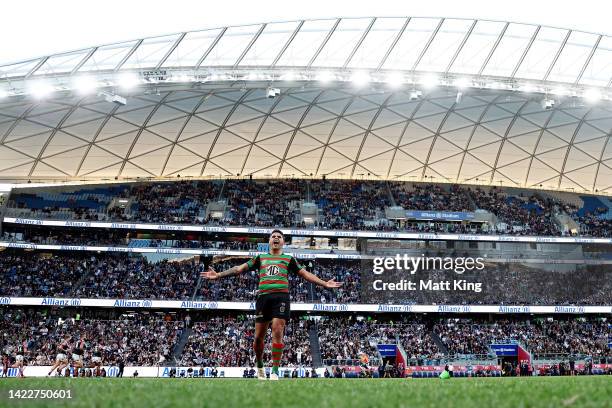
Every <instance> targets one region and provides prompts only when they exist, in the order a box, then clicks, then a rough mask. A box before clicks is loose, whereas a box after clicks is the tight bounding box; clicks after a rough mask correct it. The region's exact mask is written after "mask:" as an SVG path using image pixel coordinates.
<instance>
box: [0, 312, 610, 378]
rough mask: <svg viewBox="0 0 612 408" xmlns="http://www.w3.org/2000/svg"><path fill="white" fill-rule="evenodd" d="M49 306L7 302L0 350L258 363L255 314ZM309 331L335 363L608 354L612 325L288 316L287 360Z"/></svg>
mask: <svg viewBox="0 0 612 408" xmlns="http://www.w3.org/2000/svg"><path fill="white" fill-rule="evenodd" d="M53 313H54V312H52V311H50V310H48V309H34V308H26V309H19V308H3V309H2V314H1V315H0V333H1V335H0V351H2V353H6V354H8V355H10V356H13V357H14V356H15V355H17V354H21V355H23V356H24V357H25V359H26V361H27V363H28V364H29V365H34V364H36V365H51V364H53V362H54V360H55V356H56V354H57V352H58V348H57V347H58V345H59V344H60V343H62V342H64V341H66V339H68V342H69V344H70V345H71V346H70V347H71V350H72V348H73V347H74V344H75V343H77V342H79V341H81V340H83V341H84V361H85V363H86V364H90V363H91V357H92V355H93V353H94V351H99V352H100V353H101V355H102V360H103V363H104V364H105V365H107V364H108V365H114V364H117V363H118V362H119V361H122V362H123V363H124V364H125V365H135V366H156V365H174V364H178V365H181V366H195V367H198V366H207V367H228V366H240V367H253V366H254V365H255V356H254V352H253V348H252V344H253V337H254V325H253V318H254V316H252V315H244V314H235V315H234V314H228V315H222V314H221V315H214V314H213V315H204V316H200V318H199V319H198V321H196V322H193V323H191V321H189V322H187V321H186V320H180V319H178V320H175V319H174V318H172V317H171V316H170V315H165V316H162V315H161V314H153V313H130V314H129V315H121V316H116V317H114V318H112V317H111V318H105V319H102V318H94V317H92V316H88V317H85V318H80V317H79V316H78V315H77V316H76V317H70V318H60V317H58V315H54V314H53ZM185 330H187V332H184V331H185ZM311 330H316V332H317V333H318V347H319V349H320V352H321V358H322V360H323V362H324V363H327V364H329V365H338V364H340V365H342V364H345V363H347V364H349V365H358V364H362V363H364V362H365V363H367V362H369V363H370V364H371V363H373V362H375V359H377V357H378V350H377V345H378V344H399V345H401V346H402V348H403V350H404V351H405V352H406V357H407V359H408V360H407V363H408V364H410V365H413V364H419V365H421V364H424V362H426V361H431V360H436V359H441V360H442V359H445V360H447V361H453V360H454V361H459V360H466V361H470V359H475V360H485V359H495V358H496V357H495V355H494V354H493V352H492V351H491V349H490V345H491V344H494V343H502V344H508V343H509V342H513V341H515V342H518V343H519V344H520V345H521V346H523V347H525V348H526V350H527V351H528V352H530V353H531V355H532V356H533V358H534V360H535V361H536V362H537V361H540V362H542V361H558V360H564V359H567V358H570V359H575V360H587V361H593V362H600V361H602V362H605V361H610V359H612V353H611V351H610V349H609V347H608V342H609V341H610V335H611V334H612V324H611V323H610V322H609V320H608V319H605V318H601V317H592V318H586V317H574V318H561V319H558V318H554V319H553V318H550V317H548V318H547V317H542V318H534V317H514V318H507V317H503V318H494V319H488V318H483V317H457V318H448V317H442V316H440V317H428V316H402V317H399V316H398V318H397V320H396V319H394V320H389V318H388V317H381V318H378V317H373V316H355V315H336V316H323V317H321V318H318V319H312V320H305V319H302V318H299V317H292V318H291V319H290V320H289V321H288V322H287V326H286V329H285V338H284V344H285V346H284V353H283V357H282V364H283V366H289V367H299V366H303V367H311V366H312V363H313V356H312V353H313V352H312V347H316V346H317V344H316V343H311V338H310V336H309V332H310V331H311ZM187 334H189V336H188V337H187ZM181 337H183V338H184V341H186V342H185V343H184V347H183V348H182V349H181V348H177V345H178V344H179V343H180V339H181ZM434 338H437V340H434ZM270 343H271V341H270V334H269V333H268V337H267V339H266V341H265V344H266V349H265V352H264V360H265V361H270V359H271V351H270ZM351 361H352V362H353V363H350V362H351Z"/></svg>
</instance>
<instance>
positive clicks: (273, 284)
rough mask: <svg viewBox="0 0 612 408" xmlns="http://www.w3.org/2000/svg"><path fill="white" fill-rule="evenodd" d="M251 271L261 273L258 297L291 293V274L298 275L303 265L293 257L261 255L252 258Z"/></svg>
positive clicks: (249, 264)
mask: <svg viewBox="0 0 612 408" xmlns="http://www.w3.org/2000/svg"><path fill="white" fill-rule="evenodd" d="M247 265H248V266H249V270H256V271H257V272H258V273H259V292H258V295H259V296H261V295H267V294H268V293H289V274H290V273H297V272H298V271H299V270H300V269H302V268H303V266H302V265H300V264H299V263H298V261H297V260H296V259H295V258H294V257H293V256H291V255H285V254H279V255H272V254H270V253H268V254H260V255H257V256H255V257H253V258H251V259H250V260H249V261H248V262H247Z"/></svg>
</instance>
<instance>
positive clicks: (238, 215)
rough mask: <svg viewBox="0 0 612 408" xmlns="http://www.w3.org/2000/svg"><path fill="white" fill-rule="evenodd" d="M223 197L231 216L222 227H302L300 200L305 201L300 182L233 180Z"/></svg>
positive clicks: (221, 222)
mask: <svg viewBox="0 0 612 408" xmlns="http://www.w3.org/2000/svg"><path fill="white" fill-rule="evenodd" d="M223 197H224V198H226V199H227V208H228V211H227V214H226V215H225V217H224V219H223V220H220V221H219V223H220V224H223V225H241V226H243V225H248V226H257V227H274V226H277V227H278V226H300V221H299V214H300V207H299V204H300V200H302V199H303V198H304V187H303V183H302V182H301V181H299V180H278V181H251V180H229V181H227V182H226V183H225V188H224V194H223Z"/></svg>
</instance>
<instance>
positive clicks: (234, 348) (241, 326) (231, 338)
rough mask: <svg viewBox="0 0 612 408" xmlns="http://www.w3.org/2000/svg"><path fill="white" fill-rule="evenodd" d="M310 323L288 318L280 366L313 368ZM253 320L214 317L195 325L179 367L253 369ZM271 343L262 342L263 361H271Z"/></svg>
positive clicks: (235, 317)
mask: <svg viewBox="0 0 612 408" xmlns="http://www.w3.org/2000/svg"><path fill="white" fill-rule="evenodd" d="M308 324H309V322H308V321H306V320H298V319H290V320H289V321H288V322H287V324H286V326H285V337H284V351H283V357H282V365H283V366H288V367H297V366H306V367H310V366H311V365H312V354H311V351H310V340H309V336H308V328H307V326H308ZM254 335H255V333H254V325H253V319H250V318H248V317H247V316H245V315H238V316H216V317H211V318H210V319H208V320H206V321H201V322H196V323H194V325H193V332H192V333H191V335H190V336H189V337H188V339H187V343H186V344H185V347H184V349H183V354H182V357H181V364H182V365H187V366H189V365H193V366H212V367H214V366H220V367H236V366H239V367H254V366H255V362H256V361H255V352H254V351H253V338H254ZM271 344H272V343H271V340H270V332H268V335H267V338H266V340H265V349H264V361H271V358H272V357H271V348H270V347H271V346H270V345H271Z"/></svg>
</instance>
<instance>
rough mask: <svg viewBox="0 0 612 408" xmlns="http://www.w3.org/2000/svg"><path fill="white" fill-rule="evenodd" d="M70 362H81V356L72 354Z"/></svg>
mask: <svg viewBox="0 0 612 408" xmlns="http://www.w3.org/2000/svg"><path fill="white" fill-rule="evenodd" d="M72 360H73V361H81V356H80V355H78V354H74V353H72Z"/></svg>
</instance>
